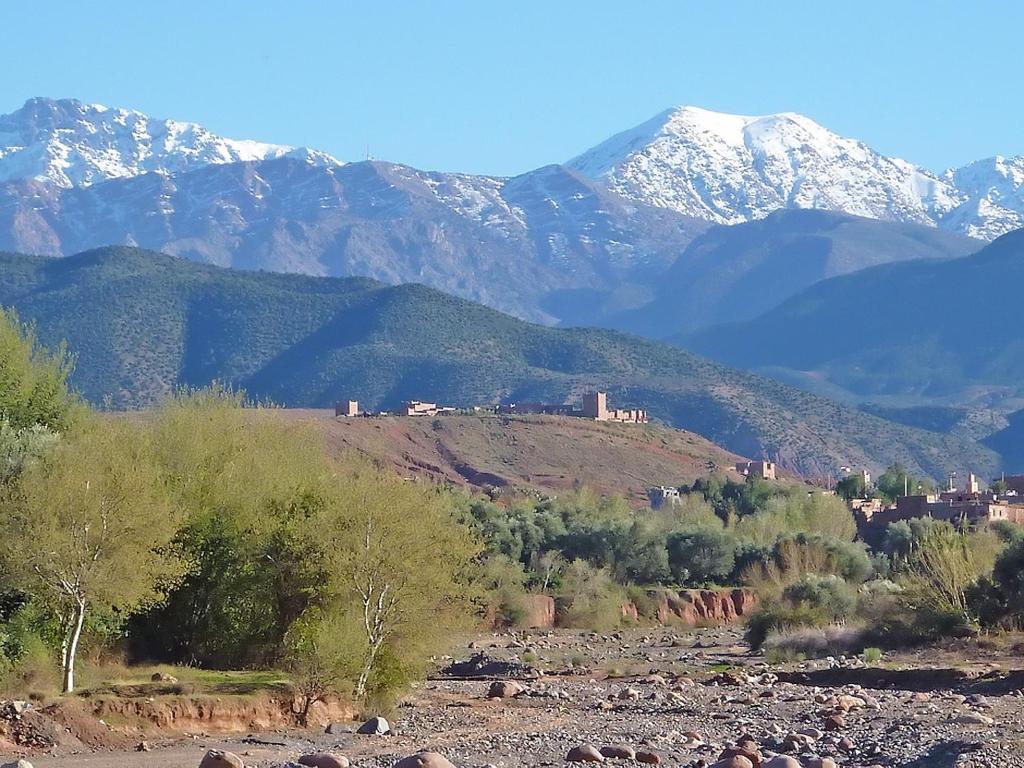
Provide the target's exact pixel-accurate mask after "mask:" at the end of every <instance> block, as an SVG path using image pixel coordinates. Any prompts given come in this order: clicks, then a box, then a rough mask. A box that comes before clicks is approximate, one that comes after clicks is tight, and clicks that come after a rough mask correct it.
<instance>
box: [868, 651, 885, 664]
mask: <svg viewBox="0 0 1024 768" xmlns="http://www.w3.org/2000/svg"><path fill="white" fill-rule="evenodd" d="M881 660H882V649H881V648H875V647H871V648H865V649H864V661H865V663H867V664H877V663H878V662H880V661H881Z"/></svg>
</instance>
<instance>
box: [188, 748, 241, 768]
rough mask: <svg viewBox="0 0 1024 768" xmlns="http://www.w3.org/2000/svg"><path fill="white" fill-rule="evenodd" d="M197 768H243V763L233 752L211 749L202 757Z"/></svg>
mask: <svg viewBox="0 0 1024 768" xmlns="http://www.w3.org/2000/svg"><path fill="white" fill-rule="evenodd" d="M199 768H245V763H244V762H242V758H240V757H239V756H238V755H236V754H235V753H234V752H224V751H222V750H219V749H211V750H210V751H209V752H207V753H206V754H205V755H203V759H202V760H201V761H200V762H199Z"/></svg>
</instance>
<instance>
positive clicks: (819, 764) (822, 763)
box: [804, 757, 838, 768]
mask: <svg viewBox="0 0 1024 768" xmlns="http://www.w3.org/2000/svg"><path fill="white" fill-rule="evenodd" d="M804 768H838V766H837V765H836V761H835V760H833V759H832V758H831V757H809V758H807V760H805V761H804Z"/></svg>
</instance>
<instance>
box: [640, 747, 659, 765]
mask: <svg viewBox="0 0 1024 768" xmlns="http://www.w3.org/2000/svg"><path fill="white" fill-rule="evenodd" d="M636 761H637V762H638V763H647V764H648V765H658V764H659V763H661V755H659V754H658V753H657V752H650V751H648V750H642V751H640V752H637V753H636Z"/></svg>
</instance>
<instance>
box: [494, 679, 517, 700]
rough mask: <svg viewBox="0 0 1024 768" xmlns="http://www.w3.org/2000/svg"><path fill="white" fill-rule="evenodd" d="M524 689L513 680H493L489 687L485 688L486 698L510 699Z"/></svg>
mask: <svg viewBox="0 0 1024 768" xmlns="http://www.w3.org/2000/svg"><path fill="white" fill-rule="evenodd" d="M525 690H526V689H525V688H523V686H521V685H520V684H519V683H517V682H515V681H513V680H495V681H494V682H493V683H491V686H490V688H488V689H487V698H489V699H510V698H512V697H513V696H518V695H519V694H521V693H523V692H524V691H525Z"/></svg>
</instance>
